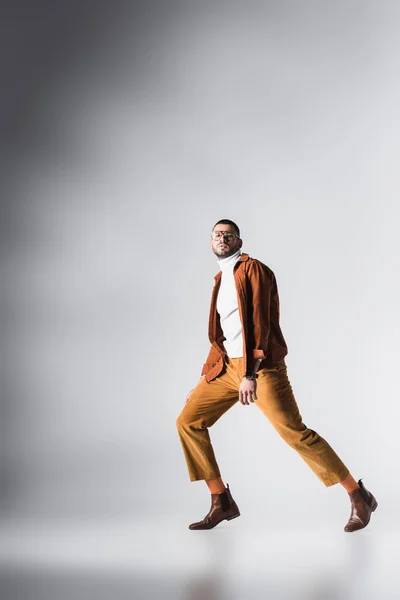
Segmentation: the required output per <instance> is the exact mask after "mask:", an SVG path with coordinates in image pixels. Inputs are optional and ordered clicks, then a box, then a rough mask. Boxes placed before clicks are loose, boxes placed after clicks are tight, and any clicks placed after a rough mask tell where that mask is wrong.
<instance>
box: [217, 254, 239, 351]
mask: <svg viewBox="0 0 400 600" xmlns="http://www.w3.org/2000/svg"><path fill="white" fill-rule="evenodd" d="M240 255H241V252H240V249H239V250H238V251H237V252H235V254H232V256H228V257H227V258H221V259H219V260H218V265H219V267H221V271H222V276H221V285H220V288H219V291H218V297H217V311H218V313H219V316H220V321H221V328H222V331H223V333H224V336H225V338H226V339H225V340H224V346H225V350H226V352H227V354H228V356H229V357H230V358H240V357H242V356H243V337H242V324H241V321H240V315H239V306H238V299H237V292H236V284H235V278H234V276H233V267H234V265H235V263H236V262H237V260H238V258H239V257H240Z"/></svg>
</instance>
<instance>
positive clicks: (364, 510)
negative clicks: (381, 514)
mask: <svg viewBox="0 0 400 600" xmlns="http://www.w3.org/2000/svg"><path fill="white" fill-rule="evenodd" d="M357 483H358V485H359V486H360V487H359V489H358V490H355V491H354V492H351V494H349V496H350V501H351V514H350V519H349V520H348V523H347V525H346V526H345V528H344V530H345V531H357V529H363V528H364V527H366V526H367V525H368V523H369V520H370V518H371V513H372V512H374V510H375V509H376V507H377V506H378V503H377V501H376V500H375V498H374V496H373V495H372V494H371V492H369V491H368V490H367V488H366V487H364V484H363V482H362V481H361V479H360V480H359V481H358V482H357Z"/></svg>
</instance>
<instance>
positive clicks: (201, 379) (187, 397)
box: [185, 375, 205, 404]
mask: <svg viewBox="0 0 400 600" xmlns="http://www.w3.org/2000/svg"><path fill="white" fill-rule="evenodd" d="M204 378H205V375H202V376H201V377H200V381H199V383H201V382H202V381H203V379H204ZM199 383H198V384H197V385H199ZM194 389H195V388H192V389H191V390H190V392H189V393H188V395H187V396H186V398H185V404H187V402H188V400H189V398H190V396H191V393H192V392H193V390H194Z"/></svg>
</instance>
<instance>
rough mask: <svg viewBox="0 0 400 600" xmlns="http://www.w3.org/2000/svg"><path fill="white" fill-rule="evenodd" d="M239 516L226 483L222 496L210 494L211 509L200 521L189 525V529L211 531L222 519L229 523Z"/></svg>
mask: <svg viewBox="0 0 400 600" xmlns="http://www.w3.org/2000/svg"><path fill="white" fill-rule="evenodd" d="M239 515H240V512H239V508H238V505H237V504H236V502H235V501H234V499H233V498H232V495H231V491H230V489H229V483H227V484H226V488H225V491H224V492H222V494H211V508H210V510H209V512H208V513H207V514H206V516H205V517H204V519H203V520H202V521H198V522H197V523H192V524H191V525H189V529H212V528H213V527H215V526H216V525H218V523H220V522H221V521H223V520H224V519H226V520H227V521H230V520H231V519H235V518H236V517H238V516H239Z"/></svg>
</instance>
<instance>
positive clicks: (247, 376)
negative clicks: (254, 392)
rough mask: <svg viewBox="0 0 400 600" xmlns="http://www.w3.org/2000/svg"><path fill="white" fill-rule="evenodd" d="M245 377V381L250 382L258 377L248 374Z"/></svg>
mask: <svg viewBox="0 0 400 600" xmlns="http://www.w3.org/2000/svg"><path fill="white" fill-rule="evenodd" d="M245 377H246V379H249V380H250V381H251V380H253V379H257V377H258V375H257V373H249V374H246V376H245Z"/></svg>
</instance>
